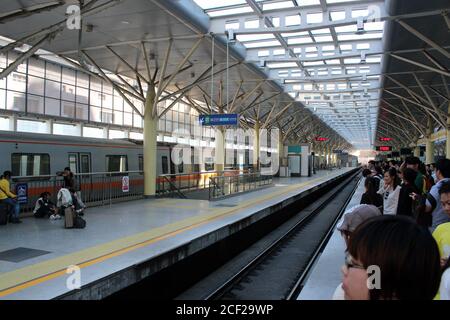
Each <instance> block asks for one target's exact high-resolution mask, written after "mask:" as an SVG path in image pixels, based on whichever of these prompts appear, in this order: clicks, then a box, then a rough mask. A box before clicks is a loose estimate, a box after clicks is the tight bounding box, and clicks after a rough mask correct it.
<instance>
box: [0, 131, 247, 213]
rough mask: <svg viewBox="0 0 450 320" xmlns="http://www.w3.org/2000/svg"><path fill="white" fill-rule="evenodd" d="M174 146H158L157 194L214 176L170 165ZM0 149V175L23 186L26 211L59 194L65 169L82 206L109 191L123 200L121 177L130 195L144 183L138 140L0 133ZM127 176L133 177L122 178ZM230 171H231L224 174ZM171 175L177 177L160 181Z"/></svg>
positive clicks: (139, 191) (193, 167) (192, 167)
mask: <svg viewBox="0 0 450 320" xmlns="http://www.w3.org/2000/svg"><path fill="white" fill-rule="evenodd" d="M174 146H175V144H169V143H160V142H158V146H157V176H158V178H157V181H156V184H157V190H160V189H161V188H167V187H170V185H172V187H175V188H179V189H185V188H190V187H192V186H195V185H198V184H200V183H204V181H205V180H207V179H208V178H209V176H213V175H215V174H214V173H211V174H201V175H200V174H198V172H199V171H200V167H199V165H198V164H194V165H189V164H184V163H182V164H179V165H177V164H174V163H173V162H172V161H171V152H172V149H173V148H174ZM0 150H1V152H2V155H1V161H0V171H1V172H3V171H5V170H11V171H12V174H13V182H14V183H15V184H17V183H20V182H26V183H28V198H29V199H30V201H29V204H28V207H31V206H32V204H33V203H34V201H35V200H36V199H37V198H38V197H39V194H40V193H42V192H44V191H51V192H52V194H55V193H56V192H57V191H58V190H59V188H60V187H61V184H62V179H61V178H57V179H56V178H55V174H57V173H58V172H61V171H63V170H64V168H65V167H70V168H71V171H72V172H74V173H75V174H76V179H77V181H78V185H79V186H80V189H81V191H82V194H83V198H84V199H85V200H86V201H87V202H96V201H99V199H101V198H102V197H103V198H104V197H105V196H104V193H105V192H109V190H113V192H117V190H119V194H120V196H125V195H123V194H121V176H123V175H129V185H130V189H132V191H133V193H134V194H136V195H137V194H142V192H143V184H144V178H143V175H142V173H141V172H139V171H142V170H143V145H142V141H134V140H130V139H114V140H107V139H96V138H84V137H74V136H60V135H49V134H33V133H22V132H10V131H0ZM191 151H192V150H191ZM192 154H193V152H192ZM205 169H206V171H212V170H213V169H214V165H213V164H212V163H209V164H205ZM229 169H232V168H229ZM130 171H134V172H133V173H125V172H130ZM121 172H123V174H122V173H121ZM233 172H235V171H234V170H230V171H229V173H228V174H233ZM236 172H239V171H238V170H236ZM172 174H177V175H176V176H166V177H164V175H172ZM228 174H227V175H228ZM111 176H112V177H111ZM105 190H106V191H105ZM130 193H131V192H130Z"/></svg>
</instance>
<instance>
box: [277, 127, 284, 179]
mask: <svg viewBox="0 0 450 320" xmlns="http://www.w3.org/2000/svg"><path fill="white" fill-rule="evenodd" d="M283 158H284V144H283V133H282V132H281V130H279V131H278V172H280V167H282V166H283Z"/></svg>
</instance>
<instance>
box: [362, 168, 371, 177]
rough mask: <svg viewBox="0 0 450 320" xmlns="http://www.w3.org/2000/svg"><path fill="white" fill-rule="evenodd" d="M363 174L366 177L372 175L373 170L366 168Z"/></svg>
mask: <svg viewBox="0 0 450 320" xmlns="http://www.w3.org/2000/svg"><path fill="white" fill-rule="evenodd" d="M362 175H363V177H364V178H367V177H370V176H371V175H372V171H371V170H370V169H364V170H363V172H362Z"/></svg>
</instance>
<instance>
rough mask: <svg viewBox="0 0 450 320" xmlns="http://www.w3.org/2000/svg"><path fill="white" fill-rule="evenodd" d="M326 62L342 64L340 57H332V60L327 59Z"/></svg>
mask: <svg viewBox="0 0 450 320" xmlns="http://www.w3.org/2000/svg"><path fill="white" fill-rule="evenodd" d="M325 62H326V64H331V65H333V64H340V63H341V62H340V61H339V59H331V60H325Z"/></svg>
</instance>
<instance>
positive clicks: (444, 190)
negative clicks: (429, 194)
mask: <svg viewBox="0 0 450 320" xmlns="http://www.w3.org/2000/svg"><path fill="white" fill-rule="evenodd" d="M439 197H440V199H441V204H442V208H443V209H444V211H445V213H446V214H447V215H448V216H450V182H448V181H446V182H444V183H443V184H442V185H441V187H440V188H439Z"/></svg>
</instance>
